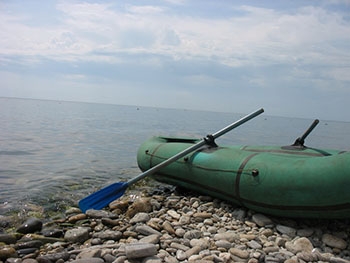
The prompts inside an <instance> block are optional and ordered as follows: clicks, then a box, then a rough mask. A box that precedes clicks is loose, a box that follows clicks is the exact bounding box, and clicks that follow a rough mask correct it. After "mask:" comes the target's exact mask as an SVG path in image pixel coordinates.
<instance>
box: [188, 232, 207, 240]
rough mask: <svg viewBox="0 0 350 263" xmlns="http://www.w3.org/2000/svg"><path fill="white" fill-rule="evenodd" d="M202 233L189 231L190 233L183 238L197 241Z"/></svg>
mask: <svg viewBox="0 0 350 263" xmlns="http://www.w3.org/2000/svg"><path fill="white" fill-rule="evenodd" d="M202 234H203V233H202V231H199V230H190V231H187V232H186V233H185V234H184V238H186V239H189V240H191V239H194V238H196V239H198V238H200V237H202Z"/></svg>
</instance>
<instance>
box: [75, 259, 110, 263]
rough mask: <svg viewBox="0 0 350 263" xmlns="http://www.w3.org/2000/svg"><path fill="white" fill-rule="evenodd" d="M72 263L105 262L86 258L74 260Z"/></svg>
mask: <svg viewBox="0 0 350 263" xmlns="http://www.w3.org/2000/svg"><path fill="white" fill-rule="evenodd" d="M71 263H104V260H103V259H102V258H84V259H76V260H73V261H71Z"/></svg>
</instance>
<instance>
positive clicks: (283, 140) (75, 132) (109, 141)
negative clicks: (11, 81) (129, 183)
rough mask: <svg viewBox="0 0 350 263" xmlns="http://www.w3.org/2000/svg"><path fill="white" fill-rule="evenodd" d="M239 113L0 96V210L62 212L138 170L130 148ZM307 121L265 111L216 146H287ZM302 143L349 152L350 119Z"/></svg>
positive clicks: (195, 131)
mask: <svg viewBox="0 0 350 263" xmlns="http://www.w3.org/2000/svg"><path fill="white" fill-rule="evenodd" d="M261 106H264V105H261ZM259 107H260V106H259ZM257 109H258V108H257ZM257 109H252V111H255V110H257ZM265 110H266V111H268V109H265ZM244 115H245V114H232V113H215V112H205V111H188V110H171V109H160V108H146V107H136V106H119V105H105V104H91V103H75V102H59V101H41V100H24V99H10V98H0V123H1V126H0V214H1V213H5V212H7V211H9V210H15V209H22V208H23V207H26V206H29V205H39V206H44V207H45V208H46V209H53V210H57V209H60V207H63V206H65V205H67V204H71V203H74V202H77V201H78V200H80V199H81V198H83V197H85V196H86V195H88V194H90V193H91V192H93V191H95V190H97V189H99V188H100V187H102V186H106V185H108V184H110V183H112V182H117V181H121V180H127V179H129V178H131V177H134V176H136V175H138V174H139V173H140V171H139V169H138V167H137V163H136V153H137V150H138V147H139V146H140V144H141V143H142V142H143V141H145V140H146V139H148V138H149V137H151V136H154V135H165V136H167V135H174V136H194V137H196V138H197V137H198V138H202V137H203V136H205V135H207V134H209V133H214V132H216V131H217V130H220V129H221V128H223V127H225V126H227V125H228V124H230V123H232V122H234V121H236V120H238V119H240V118H241V117H243V116H244ZM312 121H313V120H308V119H296V118H282V117H271V116H269V115H268V112H266V113H263V114H262V115H260V116H258V117H256V118H254V119H252V120H250V121H249V122H247V123H245V124H243V125H242V126H240V127H238V128H236V129H235V130H233V131H231V132H230V133H228V134H225V135H224V136H223V137H222V138H219V139H217V143H218V144H239V145H249V144H258V145H289V144H292V143H293V142H294V140H295V139H296V138H297V137H299V136H301V135H302V134H303V133H304V131H305V130H306V129H307V128H308V127H309V126H310V125H311V123H312ZM306 144H307V145H308V146H310V147H317V148H334V149H342V150H350V123H347V122H333V121H322V120H321V122H320V124H319V125H318V126H317V127H316V128H315V130H314V131H313V132H312V133H311V134H310V135H309V137H308V138H307V139H306Z"/></svg>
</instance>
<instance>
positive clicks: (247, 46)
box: [0, 2, 350, 67]
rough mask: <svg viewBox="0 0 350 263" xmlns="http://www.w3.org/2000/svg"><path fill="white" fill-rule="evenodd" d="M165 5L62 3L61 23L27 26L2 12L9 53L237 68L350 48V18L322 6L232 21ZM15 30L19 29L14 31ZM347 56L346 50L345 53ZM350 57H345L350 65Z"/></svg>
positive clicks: (327, 57)
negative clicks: (146, 58)
mask: <svg viewBox="0 0 350 263" xmlns="http://www.w3.org/2000/svg"><path fill="white" fill-rule="evenodd" d="M167 8H169V7H164V6H150V5H147V6H135V5H125V6H119V7H116V6H114V5H113V4H98V3H93V4H91V3H74V2H60V3H59V4H58V5H57V9H58V10H59V11H60V12H61V16H60V19H61V23H60V24H57V25H55V26H48V27H46V26H40V27H39V26H26V25H25V23H24V21H25V19H24V18H23V17H16V16H9V15H7V16H6V15H5V16H2V19H1V20H2V21H1V22H2V24H3V25H4V26H3V28H4V29H5V30H3V31H2V32H1V33H0V34H1V39H2V40H0V41H1V42H0V48H1V53H2V54H7V55H9V54H16V55H19V54H22V55H31V56H46V57H51V58H52V59H58V60H60V59H67V60H90V61H91V60H95V59H97V60H98V56H97V55H96V52H95V51H101V50H104V51H106V52H110V54H113V53H114V54H115V56H118V54H120V53H123V52H125V53H129V52H132V53H148V54H158V55H166V56H169V57H172V58H173V59H176V60H179V59H189V58H192V59H205V60H213V61H218V62H220V63H222V64H225V65H228V66H231V67H237V66H246V65H263V64H266V63H269V64H271V63H272V64H275V63H296V62H297V63H301V64H314V63H317V64H319V63H325V62H326V63H329V61H331V62H332V61H334V63H336V62H337V61H338V60H339V58H343V59H342V60H344V55H346V54H348V53H349V47H347V46H341V45H340V44H339V43H344V42H349V41H350V27H349V21H347V20H345V19H343V17H342V16H341V15H340V14H338V13H332V12H329V11H327V10H325V9H322V8H321V7H302V8H299V9H298V10H297V11H296V12H294V13H288V12H283V11H279V10H272V9H267V8H257V7H252V6H240V7H235V8H233V11H239V12H241V15H237V16H235V15H234V12H233V15H232V16H231V17H230V18H229V19H219V18H205V17H203V18H198V17H191V16H181V15H179V14H177V15H171V14H169V13H167V12H165V11H164V10H166V9H167ZM12 32H16V34H13V33H12ZM345 57H346V56H345ZM348 63H349V61H347V62H346V64H348Z"/></svg>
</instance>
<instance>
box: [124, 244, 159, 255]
mask: <svg viewBox="0 0 350 263" xmlns="http://www.w3.org/2000/svg"><path fill="white" fill-rule="evenodd" d="M156 254H157V246H156V245H154V244H149V243H132V244H127V245H125V255H126V257H127V258H128V259H134V258H144V257H150V256H154V255H156Z"/></svg>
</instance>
